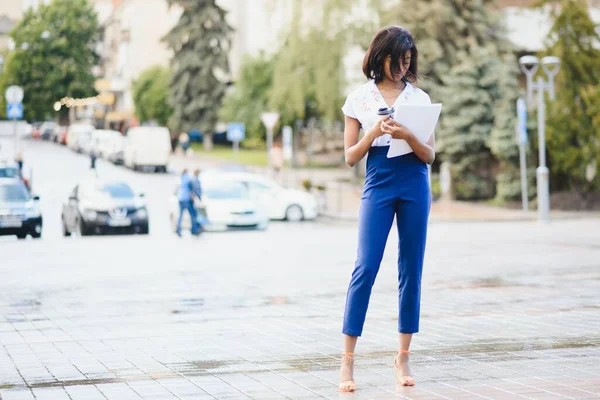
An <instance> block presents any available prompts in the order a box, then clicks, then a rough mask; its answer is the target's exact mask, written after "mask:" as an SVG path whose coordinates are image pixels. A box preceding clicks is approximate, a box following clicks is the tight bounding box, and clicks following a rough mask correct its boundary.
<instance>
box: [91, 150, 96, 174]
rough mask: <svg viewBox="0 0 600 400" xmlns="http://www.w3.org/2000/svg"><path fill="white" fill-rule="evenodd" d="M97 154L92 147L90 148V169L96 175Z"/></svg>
mask: <svg viewBox="0 0 600 400" xmlns="http://www.w3.org/2000/svg"><path fill="white" fill-rule="evenodd" d="M97 158H98V156H97V155H96V151H95V150H94V149H92V150H91V151H90V170H91V171H92V172H93V173H94V174H95V175H96V176H98V171H97V170H96V160H97Z"/></svg>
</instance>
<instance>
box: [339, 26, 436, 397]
mask: <svg viewBox="0 0 600 400" xmlns="http://www.w3.org/2000/svg"><path fill="white" fill-rule="evenodd" d="M417 55H418V52H417V47H416V45H415V40H414V38H413V36H412V34H411V33H410V32H409V31H407V30H406V29H404V28H401V27H399V26H391V27H388V28H384V29H382V30H380V31H379V32H378V33H377V34H376V36H375V38H374V39H373V41H372V42H371V44H370V46H369V49H368V50H367V53H366V55H365V57H364V61H363V73H364V75H365V76H366V77H367V79H368V82H367V83H365V84H363V85H362V86H360V87H359V88H358V89H356V90H355V91H354V92H352V93H350V95H349V96H348V98H347V99H346V102H345V104H344V106H343V107H342V111H343V112H344V115H345V129H344V146H345V149H346V162H347V163H348V165H350V166H354V165H356V164H357V163H358V162H359V161H360V160H361V159H362V158H363V157H364V156H365V155H367V154H368V158H367V173H366V178H365V184H364V188H363V195H362V199H361V205H360V214H359V226H358V229H359V235H358V236H359V238H358V253H357V260H356V264H355V266H354V271H353V273H352V279H351V281H350V285H349V288H348V294H347V297H346V309H345V313H344V323H343V329H342V332H343V338H344V353H343V356H342V363H341V367H340V382H341V383H340V390H341V391H344V392H351V391H354V390H355V389H356V384H355V382H354V349H355V347H356V342H357V340H358V337H359V336H361V334H362V331H363V325H364V322H365V316H366V314H367V308H368V306H369V298H370V296H371V289H372V287H373V283H374V282H375V277H376V276H377V272H378V271H379V266H380V264H381V260H382V258H383V252H384V249H385V245H386V242H387V238H388V234H389V232H390V228H391V226H392V223H393V221H394V217H395V218H396V221H397V225H398V236H399V256H398V280H399V285H398V303H399V315H398V332H399V350H398V352H397V353H396V357H395V358H394V367H395V371H396V380H397V382H398V384H400V385H402V386H413V385H414V384H415V380H414V379H413V378H412V376H411V375H412V374H411V371H410V367H409V364H408V355H409V347H410V342H411V339H412V335H413V333H417V332H418V331H419V313H420V299H421V275H422V271H423V258H424V254H425V242H426V236H427V220H428V218H429V209H430V204H431V196H430V191H429V182H428V169H427V164H431V163H432V162H433V160H434V158H435V151H434V148H435V142H434V137H433V135H432V136H431V138H430V139H429V140H428V141H427V143H421V142H420V141H419V140H418V139H417V138H416V136H415V135H414V134H413V133H412V132H411V131H410V130H409V129H408V128H406V127H405V126H402V125H400V124H399V123H398V122H396V121H395V120H394V119H393V116H390V115H386V116H382V117H380V116H379V115H378V111H379V109H382V108H392V107H393V108H397V107H399V106H401V105H403V104H430V103H431V101H430V100H429V96H428V95H427V94H426V93H425V92H424V91H422V90H420V89H417V88H416V87H415V86H413V85H412V83H414V82H415V81H416V79H417V61H418V60H417ZM382 111H383V110H382ZM361 126H362V127H363V128H364V130H365V133H364V136H363V137H362V138H360V139H359V132H360V129H361ZM391 139H403V140H405V141H406V142H407V143H408V145H409V146H410V147H411V149H412V150H413V151H412V152H411V153H408V154H405V155H403V156H399V157H393V158H387V153H388V149H389V145H390V141H391Z"/></svg>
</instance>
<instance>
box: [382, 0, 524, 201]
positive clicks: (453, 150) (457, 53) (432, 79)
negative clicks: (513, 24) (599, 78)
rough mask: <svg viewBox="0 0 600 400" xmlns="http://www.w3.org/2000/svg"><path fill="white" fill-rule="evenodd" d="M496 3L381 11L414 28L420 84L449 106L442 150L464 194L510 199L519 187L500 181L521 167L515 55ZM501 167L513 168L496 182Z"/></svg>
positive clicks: (473, 0)
mask: <svg viewBox="0 0 600 400" xmlns="http://www.w3.org/2000/svg"><path fill="white" fill-rule="evenodd" d="M493 3H494V2H493V1H491V0H421V1H418V2H410V6H409V7H407V6H406V5H407V2H406V1H403V2H402V3H401V4H400V5H398V6H397V7H395V8H394V9H392V10H391V11H386V12H385V13H384V14H383V16H382V18H383V21H384V22H386V23H390V24H398V25H403V26H405V27H406V28H408V29H409V30H410V31H411V32H412V33H413V35H414V36H415V40H416V41H417V45H418V48H419V69H420V75H421V77H422V80H421V81H420V82H419V86H421V87H423V89H424V90H426V91H427V92H428V93H429V94H430V96H431V98H432V100H433V101H436V102H443V104H444V109H443V111H442V118H441V121H440V125H439V127H438V129H437V130H436V139H437V142H436V150H437V151H438V152H439V153H440V158H441V160H443V161H449V162H451V163H452V173H453V180H454V182H455V184H454V187H455V190H456V193H455V194H456V197H457V198H459V199H480V198H490V197H493V196H494V195H495V194H496V193H498V195H501V196H503V197H504V196H506V194H507V193H511V194H510V196H509V197H511V196H512V195H514V194H515V193H513V191H510V190H506V189H504V188H503V187H501V186H503V185H504V184H505V183H507V182H508V184H509V185H510V184H511V182H512V180H514V179H517V180H518V175H517V174H515V172H516V169H514V168H508V166H510V165H512V163H513V162H515V160H514V159H513V158H514V156H515V154H517V153H516V151H517V145H516V142H515V139H514V137H515V135H514V132H515V130H514V124H515V110H514V104H515V101H516V98H517V94H518V89H517V76H516V70H515V68H514V67H513V66H514V65H516V60H515V59H514V56H512V48H511V46H510V44H509V43H508V41H507V40H506V39H505V36H504V30H503V29H502V25H501V23H500V15H499V13H498V11H496V10H495V9H493V7H492V6H493ZM511 104H512V107H511ZM495 156H497V157H498V158H496V157H495ZM499 161H500V162H499ZM516 165H518V163H517V164H516ZM499 166H500V167H501V168H502V167H506V168H505V169H504V170H503V171H502V173H503V174H505V175H503V179H502V180H498V182H496V179H495V176H496V172H497V169H498V167H499ZM517 182H518V181H517ZM496 184H498V185H499V187H498V188H496Z"/></svg>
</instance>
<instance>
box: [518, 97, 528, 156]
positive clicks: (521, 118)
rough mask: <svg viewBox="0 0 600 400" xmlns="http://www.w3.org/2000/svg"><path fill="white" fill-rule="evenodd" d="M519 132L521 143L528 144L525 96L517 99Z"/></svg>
mask: <svg viewBox="0 0 600 400" xmlns="http://www.w3.org/2000/svg"><path fill="white" fill-rule="evenodd" d="M517 119H518V122H517V132H518V134H519V137H518V138H517V139H518V140H519V144H522V145H526V144H527V105H526V104H525V100H523V98H521V97H520V98H519V99H518V100H517Z"/></svg>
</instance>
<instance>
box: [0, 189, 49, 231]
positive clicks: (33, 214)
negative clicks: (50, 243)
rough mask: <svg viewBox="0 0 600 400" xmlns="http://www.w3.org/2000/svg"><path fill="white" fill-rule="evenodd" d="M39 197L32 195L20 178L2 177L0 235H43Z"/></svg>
mask: <svg viewBox="0 0 600 400" xmlns="http://www.w3.org/2000/svg"><path fill="white" fill-rule="evenodd" d="M38 200H39V197H37V196H33V197H32V196H31V194H30V193H29V190H27V187H26V186H25V184H24V183H23V182H22V181H21V180H20V179H18V178H17V179H14V178H0V236H3V235H16V236H17V237H18V238H19V239H25V238H26V237H27V235H31V237H32V238H34V239H38V238H40V237H42V214H41V212H40V209H39V206H38Z"/></svg>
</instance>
